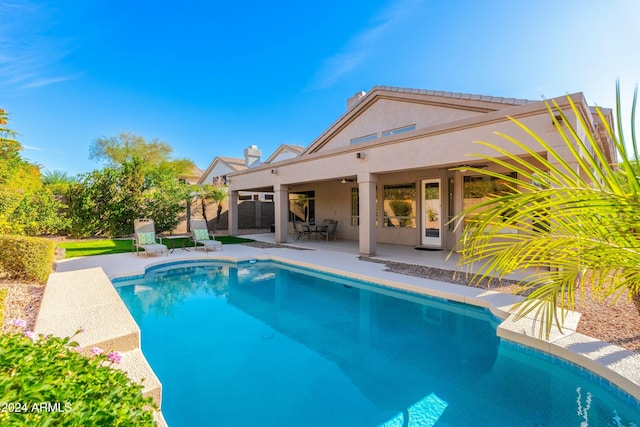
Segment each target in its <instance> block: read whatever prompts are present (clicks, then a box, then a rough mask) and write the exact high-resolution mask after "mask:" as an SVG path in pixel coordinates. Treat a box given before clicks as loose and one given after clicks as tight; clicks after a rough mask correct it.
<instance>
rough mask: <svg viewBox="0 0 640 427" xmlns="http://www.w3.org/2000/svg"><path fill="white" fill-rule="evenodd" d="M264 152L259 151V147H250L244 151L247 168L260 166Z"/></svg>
mask: <svg viewBox="0 0 640 427" xmlns="http://www.w3.org/2000/svg"><path fill="white" fill-rule="evenodd" d="M261 155H262V151H260V150H258V146H257V145H250V146H249V148H245V149H244V164H245V166H246V167H248V168H251V167H254V166H258V165H259V164H260V156H261Z"/></svg>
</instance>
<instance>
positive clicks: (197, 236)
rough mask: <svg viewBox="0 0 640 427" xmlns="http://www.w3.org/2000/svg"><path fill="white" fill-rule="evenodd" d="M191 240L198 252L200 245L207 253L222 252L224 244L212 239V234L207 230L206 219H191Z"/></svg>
mask: <svg viewBox="0 0 640 427" xmlns="http://www.w3.org/2000/svg"><path fill="white" fill-rule="evenodd" d="M191 240H192V241H193V246H195V248H196V250H198V245H202V248H203V249H204V251H205V253H206V252H207V251H218V250H219V251H222V250H224V249H223V248H222V242H219V241H217V240H215V239H211V233H209V229H208V228H207V222H206V221H205V220H204V218H191Z"/></svg>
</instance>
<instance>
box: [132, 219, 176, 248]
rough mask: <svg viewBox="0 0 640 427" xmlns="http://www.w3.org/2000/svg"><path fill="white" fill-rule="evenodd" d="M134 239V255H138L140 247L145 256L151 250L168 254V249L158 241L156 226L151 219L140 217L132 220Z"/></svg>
mask: <svg viewBox="0 0 640 427" xmlns="http://www.w3.org/2000/svg"><path fill="white" fill-rule="evenodd" d="M133 230H134V239H135V247H136V255H140V254H139V251H140V249H144V256H145V258H146V257H147V255H148V254H149V253H152V252H160V254H162V253H163V252H166V253H167V255H169V249H168V248H167V246H166V245H163V244H162V243H158V236H156V227H155V223H154V222H153V220H152V219H148V218H142V219H135V220H133Z"/></svg>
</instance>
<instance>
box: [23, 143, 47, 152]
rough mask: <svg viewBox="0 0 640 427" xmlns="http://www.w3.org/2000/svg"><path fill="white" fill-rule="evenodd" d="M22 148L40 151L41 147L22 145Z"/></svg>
mask: <svg viewBox="0 0 640 427" xmlns="http://www.w3.org/2000/svg"><path fill="white" fill-rule="evenodd" d="M22 149H24V150H33V151H42V148H38V147H33V146H31V145H24V144H23V145H22Z"/></svg>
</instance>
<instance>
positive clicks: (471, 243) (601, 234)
mask: <svg viewBox="0 0 640 427" xmlns="http://www.w3.org/2000/svg"><path fill="white" fill-rule="evenodd" d="M616 95H617V108H616V112H617V131H618V135H619V136H618V137H616V136H615V135H614V132H613V129H611V128H610V127H609V126H608V124H607V120H606V119H605V117H604V115H603V114H602V112H601V111H600V110H599V109H598V114H599V116H600V118H601V120H602V122H603V123H604V124H605V127H606V132H607V133H608V135H609V137H610V138H611V139H612V140H613V141H614V144H615V146H616V148H617V150H618V152H619V155H620V159H621V162H620V164H619V167H618V165H609V164H607V161H606V157H605V155H604V152H603V150H602V149H601V147H600V145H599V144H598V142H597V141H598V140H599V136H598V135H596V134H595V131H593V130H591V127H590V126H589V124H588V123H586V122H585V120H584V119H583V117H582V115H581V112H580V111H579V109H578V107H577V106H576V105H574V104H573V102H571V99H569V102H570V105H571V108H572V113H573V114H575V116H576V117H577V118H578V120H579V126H578V128H577V129H574V128H573V127H572V126H571V125H570V123H569V121H568V120H567V118H566V117H565V115H564V114H563V112H562V111H561V109H560V107H559V106H558V105H557V104H555V103H554V104H553V105H549V106H548V109H549V113H550V115H551V118H552V120H553V121H554V122H555V124H556V128H557V129H558V132H560V135H561V136H562V139H563V141H564V146H563V147H561V148H559V149H564V150H565V151H566V150H567V149H568V150H569V152H570V153H571V159H570V161H571V162H575V163H576V164H578V165H579V166H580V170H581V171H582V172H583V173H584V174H585V175H586V176H585V177H583V176H581V175H580V174H579V173H577V172H576V171H575V170H574V169H572V168H571V167H570V166H569V164H568V163H567V162H565V160H563V158H562V156H560V154H559V153H558V150H559V149H554V148H552V147H550V146H549V144H547V143H546V142H545V141H544V140H543V139H542V138H541V137H539V136H538V135H536V134H535V133H534V132H533V131H532V130H530V129H528V128H527V127H526V126H525V125H524V124H522V123H520V122H519V121H517V120H513V119H512V120H513V122H514V123H516V124H517V125H518V126H519V127H520V128H521V129H523V130H524V131H525V132H526V133H527V134H528V135H530V136H531V137H532V138H533V139H534V140H535V141H537V143H538V144H539V146H540V148H542V150H544V151H546V152H547V156H546V158H545V157H543V156H541V155H540V154H538V151H540V150H536V149H533V148H529V147H528V146H527V145H525V144H523V143H521V142H519V141H517V140H515V139H513V138H510V137H508V136H506V135H501V136H503V137H504V138H505V139H506V140H508V141H510V142H511V143H512V144H513V145H514V147H517V149H519V150H524V151H525V152H526V153H527V154H528V155H529V156H530V158H532V159H533V160H531V161H528V160H526V159H523V158H521V157H518V156H516V155H514V154H511V153H510V152H509V151H508V150H504V149H501V148H499V147H497V146H496V145H494V144H490V143H486V142H480V144H482V145H484V146H487V147H490V148H492V149H493V150H495V151H496V152H498V153H499V154H498V156H500V157H498V156H495V157H494V156H485V155H478V157H482V158H483V159H485V161H488V162H490V163H493V164H494V165H497V166H499V167H501V168H506V169H507V170H508V171H509V172H506V173H497V172H492V171H490V170H485V169H478V168H468V169H470V170H473V171H474V172H475V173H478V174H484V175H488V176H491V177H495V178H497V179H501V180H504V181H505V182H508V183H509V186H510V187H511V190H512V191H510V192H506V193H503V194H499V195H493V196H492V197H490V198H489V200H487V201H486V202H484V203H482V204H479V205H477V206H474V207H471V208H469V209H467V210H465V211H464V212H462V213H461V214H460V215H458V216H457V218H456V220H457V221H459V223H460V222H462V220H464V224H465V228H464V231H463V234H462V237H461V240H460V242H459V243H460V244H461V247H462V252H461V257H460V264H461V265H472V264H474V263H479V264H481V268H480V272H479V273H476V274H475V275H474V277H473V280H481V279H483V278H490V277H491V276H498V277H504V276H505V275H507V274H509V273H512V272H515V271H518V270H523V269H527V268H535V269H536V273H535V274H533V275H531V276H529V277H527V278H525V279H524V280H523V281H522V282H520V284H521V285H522V286H523V288H524V289H525V290H531V291H532V292H531V293H530V294H529V295H528V296H527V297H526V298H525V299H524V300H523V301H522V303H521V304H520V306H519V309H518V311H517V314H518V316H524V315H526V314H529V313H532V312H535V315H536V317H537V318H539V319H540V321H541V322H542V324H543V326H544V327H543V328H541V330H540V333H541V334H542V333H543V331H544V333H545V334H546V336H547V337H548V336H549V333H550V331H551V328H552V325H554V324H555V325H557V326H558V327H559V328H560V327H561V325H562V323H563V321H564V316H565V310H564V309H566V308H571V309H573V308H574V305H575V294H576V293H577V292H578V291H579V293H580V294H582V295H584V294H583V292H584V289H585V287H586V286H591V288H592V292H593V295H594V297H597V298H599V299H604V298H608V297H612V298H618V297H620V295H622V294H626V295H628V296H629V297H630V298H631V299H632V300H633V301H634V303H635V305H636V307H637V308H638V311H639V312H640V234H639V233H640V177H639V176H638V173H637V171H638V170H640V168H639V166H640V164H639V159H638V146H637V143H636V138H635V107H636V101H637V88H636V91H635V92H634V97H633V105H632V113H631V122H632V126H631V130H632V147H633V152H632V153H630V152H629V150H628V149H627V147H626V145H625V140H624V137H623V129H622V127H623V126H622V119H621V108H620V87H619V85H616ZM558 117H560V118H561V119H558ZM559 122H562V123H563V124H562V125H560V124H559ZM580 135H584V136H583V137H582V138H581V137H580ZM557 164H559V165H560V166H557ZM510 172H516V173H517V175H513V174H511V173H510ZM541 218H543V219H544V226H540V220H541ZM506 228H508V229H517V230H518V233H517V234H505V233H502V231H503V230H504V229H506Z"/></svg>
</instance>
